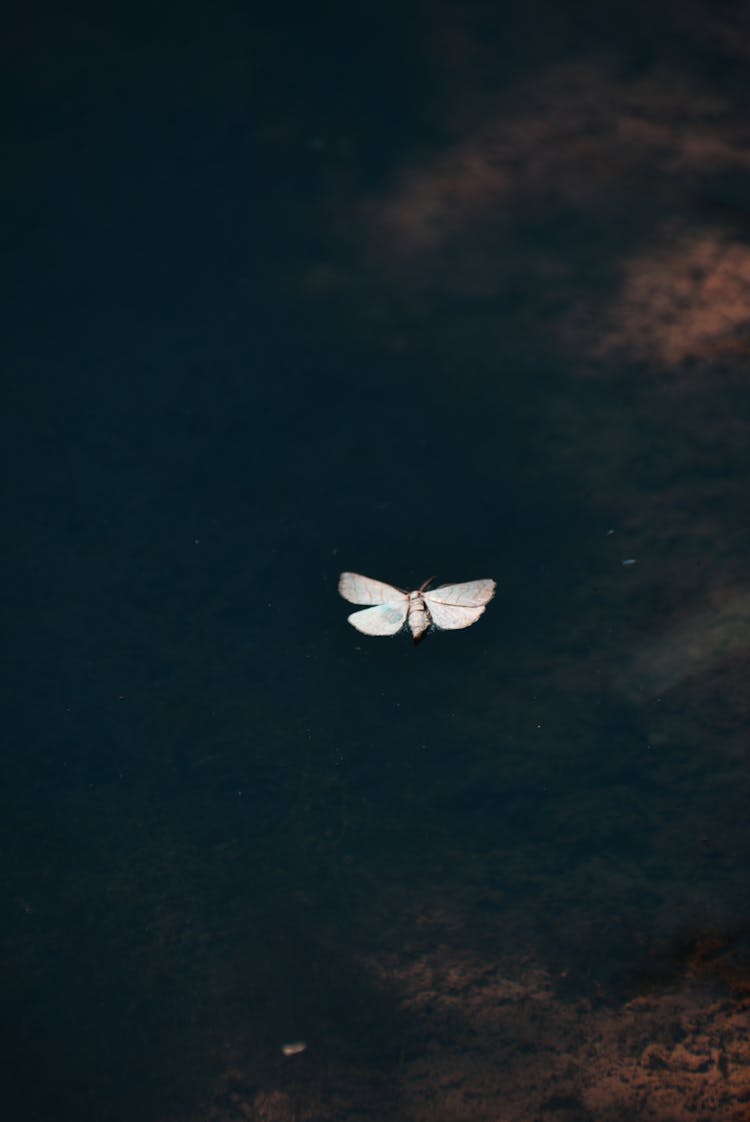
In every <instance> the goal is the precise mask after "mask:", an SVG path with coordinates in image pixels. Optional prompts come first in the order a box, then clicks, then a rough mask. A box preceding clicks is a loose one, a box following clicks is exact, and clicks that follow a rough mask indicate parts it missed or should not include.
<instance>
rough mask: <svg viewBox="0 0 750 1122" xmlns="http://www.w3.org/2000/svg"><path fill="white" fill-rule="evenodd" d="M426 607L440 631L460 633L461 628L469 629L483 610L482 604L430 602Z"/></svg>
mask: <svg viewBox="0 0 750 1122" xmlns="http://www.w3.org/2000/svg"><path fill="white" fill-rule="evenodd" d="M425 599H426V597H425ZM427 607H428V611H429V613H430V616H431V617H432V622H433V623H434V624H435V627H437V628H438V630H440V631H460V630H461V628H462V627H471V625H472V623H476V622H477V620H478V619H479V617H480V616H481V615H482V614H483V612H484V609H485V605H484V604H479V605H476V606H471V605H468V604H441V603H440V601H439V600H430V601H429V603H428V605H427Z"/></svg>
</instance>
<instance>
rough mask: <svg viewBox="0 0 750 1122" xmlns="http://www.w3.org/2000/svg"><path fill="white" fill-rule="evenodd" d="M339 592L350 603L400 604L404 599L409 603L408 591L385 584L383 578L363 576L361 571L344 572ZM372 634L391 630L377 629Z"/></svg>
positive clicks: (385, 633) (382, 633)
mask: <svg viewBox="0 0 750 1122" xmlns="http://www.w3.org/2000/svg"><path fill="white" fill-rule="evenodd" d="M339 594H340V595H341V596H343V598H344V599H345V600H348V601H349V603H350V604H383V605H386V604H399V603H400V602H401V601H402V600H403V601H404V602H405V603H406V604H408V601H409V597H408V595H407V593H406V592H403V591H402V590H401V589H400V588H394V587H393V585H392V584H384V583H383V581H382V580H373V579H372V577H363V576H362V574H361V573H342V574H341V576H340V577H339ZM359 614H363V613H359ZM350 618H351V617H350ZM355 626H356V624H355ZM368 634H370V633H369V632H368ZM372 634H375V635H388V634H390V632H387V631H382V632H381V631H375V632H372Z"/></svg>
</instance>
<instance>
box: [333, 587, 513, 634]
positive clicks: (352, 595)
mask: <svg viewBox="0 0 750 1122" xmlns="http://www.w3.org/2000/svg"><path fill="white" fill-rule="evenodd" d="M433 579H434V578H432V577H431V578H430V580H428V581H425V583H424V584H423V585H422V587H421V588H418V589H417V591H416V592H404V591H403V589H401V588H394V587H393V585H392V584H383V582H382V581H380V580H373V579H372V577H363V576H362V575H361V574H360V573H342V574H341V576H340V577H339V592H340V594H341V595H342V596H343V597H344V599H345V600H348V601H349V603H350V604H369V605H370V607H367V608H365V609H364V611H361V612H352V614H351V615H350V616H349V617H348V618H349V623H350V624H351V625H352V627H356V629H357V631H361V632H362V634H363V635H395V634H396V632H397V631H401V629H402V628H403V627H404V625H405V624H406V623H407V622H408V625H409V630H410V631H411V633H412V637H413V639H414V642H415V643H418V642H419V640H420V639H422V638H423V637H424V635H425V634H426V632H427V631H428V630H429V629H430V627H431V626H432V627H434V628H436V629H437V630H438V631H458V630H460V629H461V628H462V627H471V625H472V623H476V622H477V620H478V619H479V617H480V616H481V614H482V612H483V611H484V609H485V607H486V606H487V604H489V602H490V600H491V599H492V597H493V596H494V595H495V582H494V580H489V579H486V580H469V581H465V582H464V583H463V584H444V585H441V587H440V588H433V589H431V590H430V591H429V592H428V591H427V586H428V585H429V584H430V583H431V581H432V580H433Z"/></svg>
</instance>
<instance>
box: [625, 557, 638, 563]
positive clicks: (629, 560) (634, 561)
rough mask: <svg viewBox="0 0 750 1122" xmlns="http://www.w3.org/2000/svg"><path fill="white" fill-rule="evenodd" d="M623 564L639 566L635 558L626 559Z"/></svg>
mask: <svg viewBox="0 0 750 1122" xmlns="http://www.w3.org/2000/svg"><path fill="white" fill-rule="evenodd" d="M622 563H623V565H637V564H638V561H637V560H636V558H635V557H626V558H625V560H624V561H623V562H622Z"/></svg>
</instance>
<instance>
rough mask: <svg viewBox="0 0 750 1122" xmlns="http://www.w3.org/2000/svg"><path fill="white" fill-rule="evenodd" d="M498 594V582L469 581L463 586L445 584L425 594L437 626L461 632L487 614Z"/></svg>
mask: <svg viewBox="0 0 750 1122" xmlns="http://www.w3.org/2000/svg"><path fill="white" fill-rule="evenodd" d="M494 595H495V582H494V580H490V579H489V578H488V579H485V580H468V581H464V582H463V583H462V584H444V585H443V586H442V587H441V588H432V589H429V590H428V591H427V592H423V593H422V596H423V597H424V601H425V603H426V604H427V610H428V611H429V613H430V615H431V616H432V622H433V623H434V624H435V627H437V628H439V629H441V630H443V631H460V630H461V628H463V627H471V625H472V623H476V622H477V620H478V619H479V617H480V616H481V615H482V614H483V612H484V609H485V607H486V606H487V604H489V602H490V600H491V599H492V597H493V596H494Z"/></svg>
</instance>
